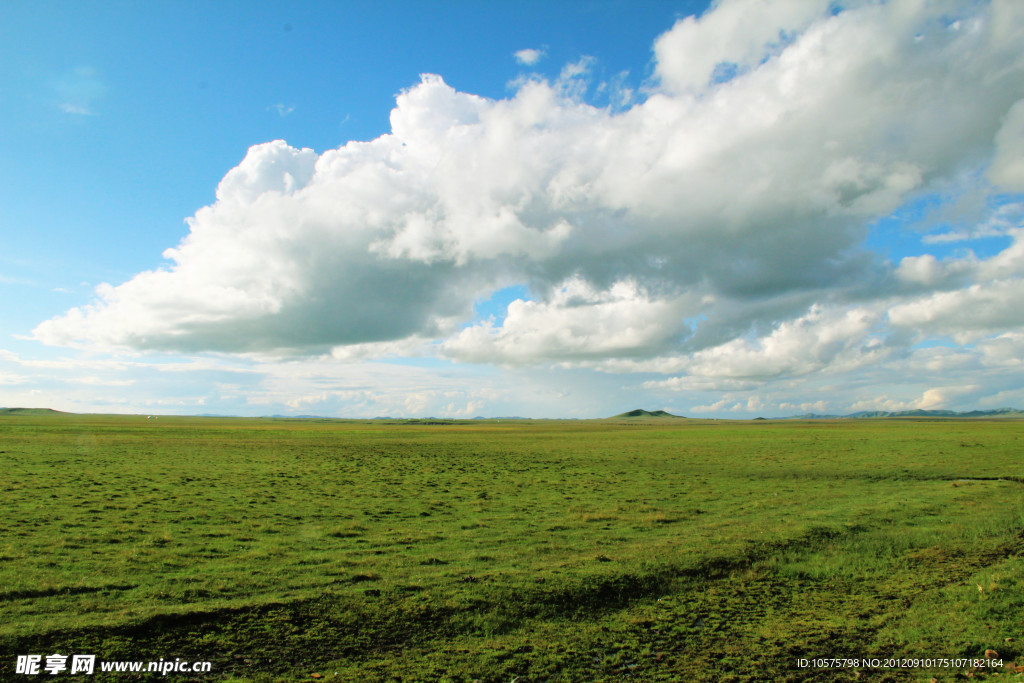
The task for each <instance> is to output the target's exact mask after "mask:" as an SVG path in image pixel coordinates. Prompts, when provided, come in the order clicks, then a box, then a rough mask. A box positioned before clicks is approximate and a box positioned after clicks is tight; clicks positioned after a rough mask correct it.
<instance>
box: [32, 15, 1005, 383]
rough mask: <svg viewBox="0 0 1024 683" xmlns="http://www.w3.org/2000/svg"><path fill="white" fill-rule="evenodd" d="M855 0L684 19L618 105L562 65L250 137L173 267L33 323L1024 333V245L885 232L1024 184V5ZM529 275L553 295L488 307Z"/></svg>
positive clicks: (51, 338) (848, 340)
mask: <svg viewBox="0 0 1024 683" xmlns="http://www.w3.org/2000/svg"><path fill="white" fill-rule="evenodd" d="M836 5H837V3H833V2H825V1H824V0H823V1H822V2H805V1H803V0H800V1H796V0H792V1H789V0H787V1H780V2H771V3H769V2H765V1H763V0H733V1H729V0H723V1H722V2H718V3H716V4H715V5H714V6H713V7H712V9H710V10H709V11H708V12H706V13H705V14H704V15H703V16H701V17H699V18H693V17H690V18H687V19H683V20H680V21H679V22H677V23H676V25H675V26H674V27H672V28H671V29H670V30H669V31H668V32H666V33H665V34H664V35H662V36H661V37H659V38H657V40H656V41H655V42H654V55H655V63H654V75H655V80H654V81H653V82H652V83H651V84H649V88H648V90H647V95H646V98H645V99H644V100H643V101H641V102H638V103H636V104H634V105H633V106H631V107H629V108H627V109H625V110H622V111H618V110H614V111H613V110H611V109H602V108H598V107H595V106H591V105H589V104H587V103H586V102H585V101H584V100H582V99H581V98H580V97H579V96H574V93H576V94H577V95H578V93H579V92H580V91H581V89H580V88H573V87H570V86H569V85H567V84H566V83H564V82H561V83H559V82H556V83H550V82H547V81H545V80H542V79H539V78H533V79H526V80H524V81H523V82H522V83H521V84H520V86H519V88H518V90H517V91H516V93H515V95H514V96H512V97H509V98H508V99H503V100H491V99H486V98H482V97H477V96H474V95H472V94H468V93H462V92H458V91H457V90H455V89H453V88H452V87H450V86H449V85H447V84H446V83H445V82H444V81H443V79H442V78H441V77H440V76H434V75H427V76H423V77H422V79H421V81H420V83H418V84H417V85H414V86H412V87H410V88H409V89H408V90H406V91H405V92H403V93H401V94H400V95H399V96H398V97H397V101H396V105H395V108H394V110H393V111H392V113H391V132H390V133H389V134H386V135H383V136H381V137H379V138H377V139H375V140H372V141H368V142H349V143H348V144H346V145H344V146H342V147H340V148H338V149H334V150H329V151H327V152H324V153H323V154H317V153H316V152H314V151H312V150H309V149H296V148H294V147H291V146H289V145H288V144H287V143H285V142H284V141H274V142H269V143H265V144H260V145H256V146H254V147H252V148H251V149H250V150H249V152H248V154H247V155H246V157H245V158H244V159H243V160H242V162H241V163H240V164H239V165H238V167H236V168H234V169H232V170H231V171H230V172H228V174H227V175H226V176H225V177H224V179H223V180H222V182H221V183H220V186H219V188H218V191H217V200H216V202H215V203H214V204H212V205H211V206H208V207H205V208H202V209H200V210H199V211H197V212H196V214H195V216H194V217H193V218H192V219H190V221H189V227H190V232H189V234H188V236H187V237H186V238H185V239H184V240H183V241H182V242H181V244H179V245H178V246H176V247H174V248H172V249H168V250H167V251H166V252H165V253H164V256H165V257H166V258H167V259H168V264H167V265H166V266H165V267H164V268H161V269H158V270H154V271H149V272H144V273H140V274H138V275H137V276H135V277H134V278H132V279H131V280H129V281H128V282H125V283H123V284H120V285H118V286H110V285H104V286H102V287H101V288H99V289H98V290H97V299H96V300H95V301H94V302H93V303H92V304H90V305H87V306H84V307H81V308H76V309H72V310H70V311H68V312H67V313H65V314H64V315H62V316H60V317H58V318H55V319H53V320H50V321H47V322H44V323H42V324H40V325H39V326H38V327H37V328H36V330H35V332H34V334H35V337H36V338H37V339H39V340H41V341H43V342H45V343H48V344H58V345H61V344H63V345H74V344H80V345H87V346H106V347H119V346H121V347H131V348H135V349H165V350H179V351H181V350H184V351H195V350H216V351H260V352H281V353H292V354H295V353H298V354H319V353H323V352H325V351H328V350H331V349H334V355H335V357H344V356H345V354H346V352H345V351H344V349H345V348H357V349H360V350H365V349H372V348H374V346H373V345H374V344H382V345H384V346H387V345H388V344H394V343H400V342H403V341H409V340H413V341H415V340H427V341H429V340H438V341H439V343H438V344H437V345H436V346H435V347H434V348H435V349H437V350H438V351H439V352H440V353H442V354H444V355H446V356H448V357H450V358H453V359H456V360H467V361H473V362H497V363H505V364H528V363H533V362H540V361H559V362H568V363H571V362H580V363H591V364H597V365H600V364H601V363H604V364H605V365H604V366H603V368H604V369H613V370H614V369H616V367H617V368H618V369H627V370H628V369H634V370H644V369H645V370H648V371H656V372H664V373H679V372H682V373H685V374H686V375H688V376H703V377H716V376H717V377H722V378H725V379H729V380H730V381H739V380H740V379H743V378H755V379H763V378H764V377H766V376H782V375H800V374H805V373H810V372H816V371H819V370H821V369H824V368H827V367H830V366H832V365H835V364H837V363H838V364H840V365H841V366H842V367H852V366H855V365H857V364H861V363H867V362H872V360H877V359H878V358H879V357H881V356H882V355H884V354H885V353H886V351H885V347H886V345H892V344H895V343H897V342H900V343H910V342H911V341H912V339H913V334H912V333H911V332H915V331H917V332H921V331H923V332H928V331H932V332H934V333H935V334H945V333H950V334H952V333H957V334H963V333H965V332H966V331H969V330H978V331H979V333H987V334H994V333H998V332H1000V331H1003V332H1006V331H1007V330H1009V329H1011V328H1012V329H1019V328H1020V327H1021V325H1022V324H1024V320H1021V319H1020V316H1019V315H1009V314H1005V312H1004V313H1003V314H997V313H993V311H996V310H997V309H998V307H999V306H1001V305H1002V304H1004V303H1006V302H1008V301H1011V300H1013V299H1014V297H1018V298H1019V294H1020V293H1021V285H1020V283H1021V277H1022V276H1024V272H1022V267H1021V260H1020V258H1019V257H1018V253H1019V247H1018V246H1014V247H1011V249H1009V250H1007V251H1006V252H1004V253H1003V254H1001V255H1000V256H999V257H997V258H996V259H993V260H991V261H989V262H983V261H982V260H979V259H974V260H973V261H972V260H971V259H969V258H965V257H964V258H959V259H958V260H957V259H954V260H947V261H940V260H938V259H936V258H934V257H931V256H927V255H926V256H922V257H914V259H910V260H906V259H905V260H904V261H903V262H902V263H899V264H895V265H891V264H888V263H887V262H885V261H883V259H882V258H881V257H880V256H878V255H876V254H874V253H872V252H870V251H869V250H867V248H866V247H865V246H864V239H865V237H866V235H867V231H868V226H869V225H870V224H871V223H872V222H873V221H874V220H876V219H877V218H879V217H882V216H885V215H887V214H888V213H890V212H892V211H894V210H895V209H897V208H898V207H900V206H901V205H903V204H904V203H905V202H907V201H908V200H910V199H912V198H914V197H916V196H919V195H921V194H923V193H926V192H928V191H931V190H933V189H935V188H939V187H949V185H950V184H951V183H955V182H956V179H957V178H961V177H964V176H972V175H973V176H974V177H984V178H985V181H984V182H986V183H990V184H991V185H990V186H989V187H990V188H991V191H992V192H996V191H1006V192H1018V191H1020V190H1021V189H1022V187H1024V185H1022V175H1021V162H1020V150H1021V149H1022V140H1024V133H1022V131H1024V126H1022V121H1024V113H1022V112H1024V51H1022V50H1021V48H1020V46H1021V45H1022V44H1024V8H1022V6H1021V4H1020V3H1017V2H1013V1H1012V0H1003V1H996V2H992V3H985V2H977V3H962V2H953V1H950V2H941V1H939V2H918V1H915V0H907V1H905V2H891V3H875V2H867V1H865V2H846V3H839V5H841V6H840V7H838V9H837V7H836ZM581 72H582V70H581V69H574V70H570V73H568V74H567V75H566V76H565V77H564V78H573V77H580V76H581ZM574 75H575V76H574ZM1007 234H1010V233H1007ZM1017 237H1018V238H1019V235H1017ZM1015 244H1017V243H1015ZM915 259H916V260H915ZM993 274H994V275H993ZM986 276H989V277H995V278H996V280H995V281H994V282H992V283H987V282H981V281H979V278H983V277H986ZM523 284H525V285H527V286H528V287H529V289H530V291H531V293H532V294H533V298H534V300H533V301H517V302H513V303H512V304H511V305H510V306H509V308H508V312H507V315H506V316H505V317H504V319H503V320H502V321H501V322H498V321H495V320H489V321H481V322H477V323H473V324H470V325H469V326H466V323H467V322H469V321H471V320H472V319H473V304H474V302H475V301H479V300H480V299H485V298H487V297H488V296H489V295H490V294H491V293H492V292H494V291H496V290H498V289H500V288H503V287H506V286H509V285H523ZM964 310H970V311H973V314H972V315H968V316H963V315H960V314H959V313H958V312H959V311H964ZM460 326H462V327H461V328H460ZM900 340H902V341H900ZM382 348H383V347H382ZM993 348H998V347H997V346H994V347H993ZM360 353H361V354H362V351H360ZM616 363H618V364H619V365H618V366H616V365H615V364H616ZM645 363H646V365H644V364H645ZM671 381H673V380H670V382H671ZM675 381H676V382H677V383H679V380H675ZM665 386H668V385H665Z"/></svg>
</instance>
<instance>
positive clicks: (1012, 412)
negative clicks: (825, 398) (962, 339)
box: [775, 408, 1024, 420]
mask: <svg viewBox="0 0 1024 683" xmlns="http://www.w3.org/2000/svg"><path fill="white" fill-rule="evenodd" d="M871 417H1024V412H1022V411H1020V410H1018V409H1017V408H997V409H995V410H971V411H967V412H963V413H958V412H957V411H955V410H896V411H889V410H862V411H860V412H856V413H850V414H849V415H819V414H817V413H806V414H804V415H792V416H790V417H783V418H775V419H779V420H838V419H861V418H871Z"/></svg>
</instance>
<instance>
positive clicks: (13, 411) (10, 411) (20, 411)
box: [0, 408, 67, 415]
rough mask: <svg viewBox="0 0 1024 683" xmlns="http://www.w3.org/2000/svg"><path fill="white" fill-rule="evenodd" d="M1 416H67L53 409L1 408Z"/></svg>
mask: <svg viewBox="0 0 1024 683" xmlns="http://www.w3.org/2000/svg"><path fill="white" fill-rule="evenodd" d="M0 415H67V413H65V412H63V411H60V410H53V409H51V408H0Z"/></svg>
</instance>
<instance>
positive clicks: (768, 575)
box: [0, 414, 1024, 683]
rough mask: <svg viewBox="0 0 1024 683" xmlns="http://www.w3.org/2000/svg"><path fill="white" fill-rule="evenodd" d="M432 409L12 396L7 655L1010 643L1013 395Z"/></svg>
mask: <svg viewBox="0 0 1024 683" xmlns="http://www.w3.org/2000/svg"><path fill="white" fill-rule="evenodd" d="M441 422H442V421H436V423H423V422H419V423H417V422H410V423H404V422H400V421H380V422H365V421H364V422H359V421H340V420H280V419H276V420H275V419H221V418H173V417H161V418H159V419H158V420H147V419H146V418H145V417H144V416H83V415H69V414H50V415H33V414H9V415H4V416H0V451H2V452H0V472H2V473H3V474H0V491H2V494H3V501H4V522H5V523H4V524H3V525H0V655H2V657H0V672H3V675H5V676H8V677H13V676H14V674H13V673H12V672H13V665H14V659H15V655H17V654H28V653H38V654H44V655H45V654H51V653H53V652H65V651H69V652H81V653H94V654H96V655H98V657H99V658H100V659H103V658H106V659H111V660H113V659H122V660H125V659H133V660H156V659H159V658H161V657H164V658H168V657H175V656H181V657H183V658H192V659H202V660H210V661H212V662H213V673H212V674H208V675H207V676H205V677H204V678H203V679H202V680H235V681H269V680H298V679H310V680H312V678H311V674H313V673H316V674H320V675H322V676H324V677H328V678H334V679H335V680H359V681H376V680H380V681H390V680H403V681H444V680H447V681H453V682H454V681H464V682H469V681H474V680H476V681H494V682H499V681H502V682H506V683H507V682H508V681H510V680H512V679H513V678H518V680H519V682H520V683H526V682H527V681H546V680H564V681H598V680H608V681H611V680H626V679H629V680H644V681H646V680H651V681H659V680H664V681H671V680H737V681H739V680H765V681H774V680H780V681H782V680H793V681H802V680H822V681H825V680H856V679H857V676H856V674H862V675H866V676H870V677H871V678H870V679H871V680H925V681H926V680H929V679H930V678H932V677H935V678H937V679H939V680H947V679H949V680H952V679H953V677H954V676H965V675H966V674H967V673H971V674H973V675H975V676H976V677H981V676H983V675H986V673H987V675H993V672H992V671H988V672H986V671H985V670H978V671H970V667H967V668H964V667H961V668H932V669H906V670H898V669H897V670H884V671H883V670H868V669H863V668H862V669H860V670H857V671H855V670H853V669H845V670H824V669H817V670H816V669H800V668H798V667H797V660H798V659H800V658H811V657H816V656H818V657H839V656H847V657H860V658H863V657H879V658H885V657H903V658H913V657H918V658H921V657H946V658H955V657H982V656H983V655H984V653H985V651H986V650H995V651H997V652H998V653H999V655H1000V658H1002V659H1003V660H1004V662H1005V663H1009V662H1010V661H1014V662H1015V663H1024V662H1022V661H1021V660H1024V651H1022V648H1021V645H1020V641H1021V638H1022V637H1024V633H1022V632H1021V631H1022V620H1021V618H1020V614H1021V613H1024V598H1022V596H1024V590H1022V589H1024V585H1022V583H1024V561H1022V559H1021V552H1022V550H1024V495H1022V494H1024V488H1022V486H1024V461H1022V458H1021V453H1022V445H1024V440H1022V437H1024V423H1022V422H1018V421H1013V420H1003V421H995V420H992V421H980V420H979V421H967V420H945V421H944V420H925V421H922V420H916V421H912V420H884V421H881V420H863V421H851V420H844V421H834V422H827V421H822V422H790V421H786V422H770V421H769V422H750V423H738V422H712V421H694V420H685V421H684V420H650V421H647V422H644V421H640V422H638V421H636V420H631V421H628V422H626V421H623V422H617V421H614V420H601V421H580V422H559V421H522V420H516V421H509V422H500V421H469V422H454V423H441ZM444 422H448V421H444ZM335 672H337V676H336V677H335V676H334V673H335ZM999 673H1001V674H1004V675H1012V674H1014V673H1015V672H1013V671H1012V670H1009V669H1005V668H1004V669H1000V670H999ZM124 676H125V674H121V675H120V677H122V678H124ZM177 680H188V678H187V677H183V676H182V675H178V676H177Z"/></svg>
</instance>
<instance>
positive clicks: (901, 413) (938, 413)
mask: <svg viewBox="0 0 1024 683" xmlns="http://www.w3.org/2000/svg"><path fill="white" fill-rule="evenodd" d="M70 414H71V413H65V412H63V411H60V410H51V409H50V408H0V415H70ZM193 417H234V416H232V415H214V414H211V413H206V414H203V415H195V416H193ZM268 417H271V418H285V419H305V420H310V419H317V420H339V419H346V418H339V417H330V416H327V415H269V416H268ZM882 417H951V418H955V417H967V418H970V417H974V418H979V417H1018V418H1024V411H1021V410H1019V409H1017V408H997V409H995V410H970V411H967V412H957V411H955V410H897V411H889V410H862V411H860V412H856V413H850V414H849V415H822V414H819V413H804V414H803V415H789V416H787V417H773V418H763V417H758V418H756V419H757V420H765V419H771V420H848V419H853V420H858V419H869V418H882ZM371 419H373V420H402V421H410V420H411V421H416V422H430V421H437V420H452V419H455V418H435V417H427V418H407V417H390V416H388V417H385V416H380V417H375V418H371ZM472 419H473V420H530V419H534V418H528V417H519V416H507V417H480V416H477V417H474V418H472ZM607 419H609V420H630V419H632V420H650V419H679V420H685V419H687V418H686V417H685V416H683V415H673V414H672V413H669V412H666V411H664V410H644V409H642V408H637V409H636V410H630V411H629V412H625V413H619V414H618V415H613V416H612V417H609V418H607Z"/></svg>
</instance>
